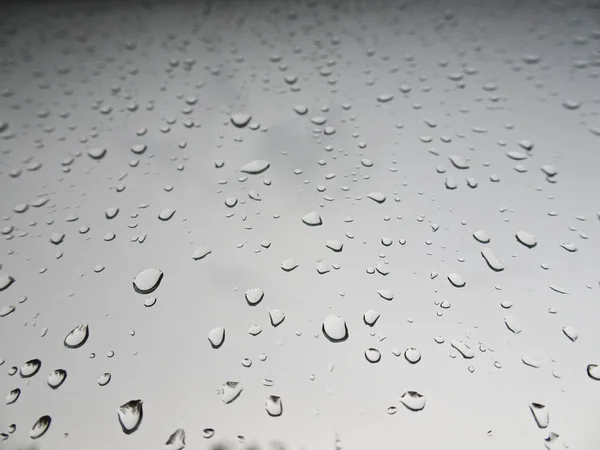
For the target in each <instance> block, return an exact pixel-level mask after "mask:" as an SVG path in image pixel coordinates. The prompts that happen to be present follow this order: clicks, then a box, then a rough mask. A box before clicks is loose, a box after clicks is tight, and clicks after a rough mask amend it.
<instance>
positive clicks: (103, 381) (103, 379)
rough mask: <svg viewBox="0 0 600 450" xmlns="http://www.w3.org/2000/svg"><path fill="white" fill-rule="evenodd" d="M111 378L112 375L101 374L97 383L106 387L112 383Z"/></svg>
mask: <svg viewBox="0 0 600 450" xmlns="http://www.w3.org/2000/svg"><path fill="white" fill-rule="evenodd" d="M111 378H112V375H111V374H110V373H108V372H105V373H103V374H101V375H100V376H99V377H98V378H96V382H97V383H98V384H99V385H100V386H106V385H107V384H108V383H110V379H111Z"/></svg>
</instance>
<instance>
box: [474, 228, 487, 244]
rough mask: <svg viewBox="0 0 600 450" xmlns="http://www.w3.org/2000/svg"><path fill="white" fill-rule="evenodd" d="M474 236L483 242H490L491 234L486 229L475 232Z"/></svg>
mask: <svg viewBox="0 0 600 450" xmlns="http://www.w3.org/2000/svg"><path fill="white" fill-rule="evenodd" d="M473 237H474V238H475V239H476V240H478V241H479V242H481V243H482V244H487V243H489V242H490V235H489V234H487V232H486V231H484V230H478V231H476V232H475V233H473Z"/></svg>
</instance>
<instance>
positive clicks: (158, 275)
mask: <svg viewBox="0 0 600 450" xmlns="http://www.w3.org/2000/svg"><path fill="white" fill-rule="evenodd" d="M162 279H163V273H162V271H161V270H159V269H154V268H152V267H151V268H148V269H145V270H142V271H141V272H140V273H138V274H137V276H136V277H135V278H134V280H133V289H135V292H137V293H138V294H150V293H151V292H154V291H155V290H156V288H158V286H159V285H160V282H161V281H162Z"/></svg>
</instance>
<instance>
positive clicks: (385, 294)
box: [377, 289, 394, 301]
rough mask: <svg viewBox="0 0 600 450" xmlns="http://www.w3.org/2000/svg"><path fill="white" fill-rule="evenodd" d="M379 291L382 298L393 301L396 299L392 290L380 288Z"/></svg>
mask: <svg viewBox="0 0 600 450" xmlns="http://www.w3.org/2000/svg"><path fill="white" fill-rule="evenodd" d="M377 293H378V294H379V296H380V297H381V298H383V299H385V300H387V301H392V300H393V299H394V293H393V292H392V291H388V290H387V289H379V290H378V291H377Z"/></svg>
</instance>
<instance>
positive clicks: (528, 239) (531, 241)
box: [515, 230, 537, 248]
mask: <svg viewBox="0 0 600 450" xmlns="http://www.w3.org/2000/svg"><path fill="white" fill-rule="evenodd" d="M515 237H516V238H517V241H519V242H520V243H521V244H523V245H524V246H525V247H527V248H533V247H535V246H536V245H537V239H536V238H535V236H534V235H533V234H531V233H528V232H527V231H523V230H520V231H517V233H516V234H515Z"/></svg>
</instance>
